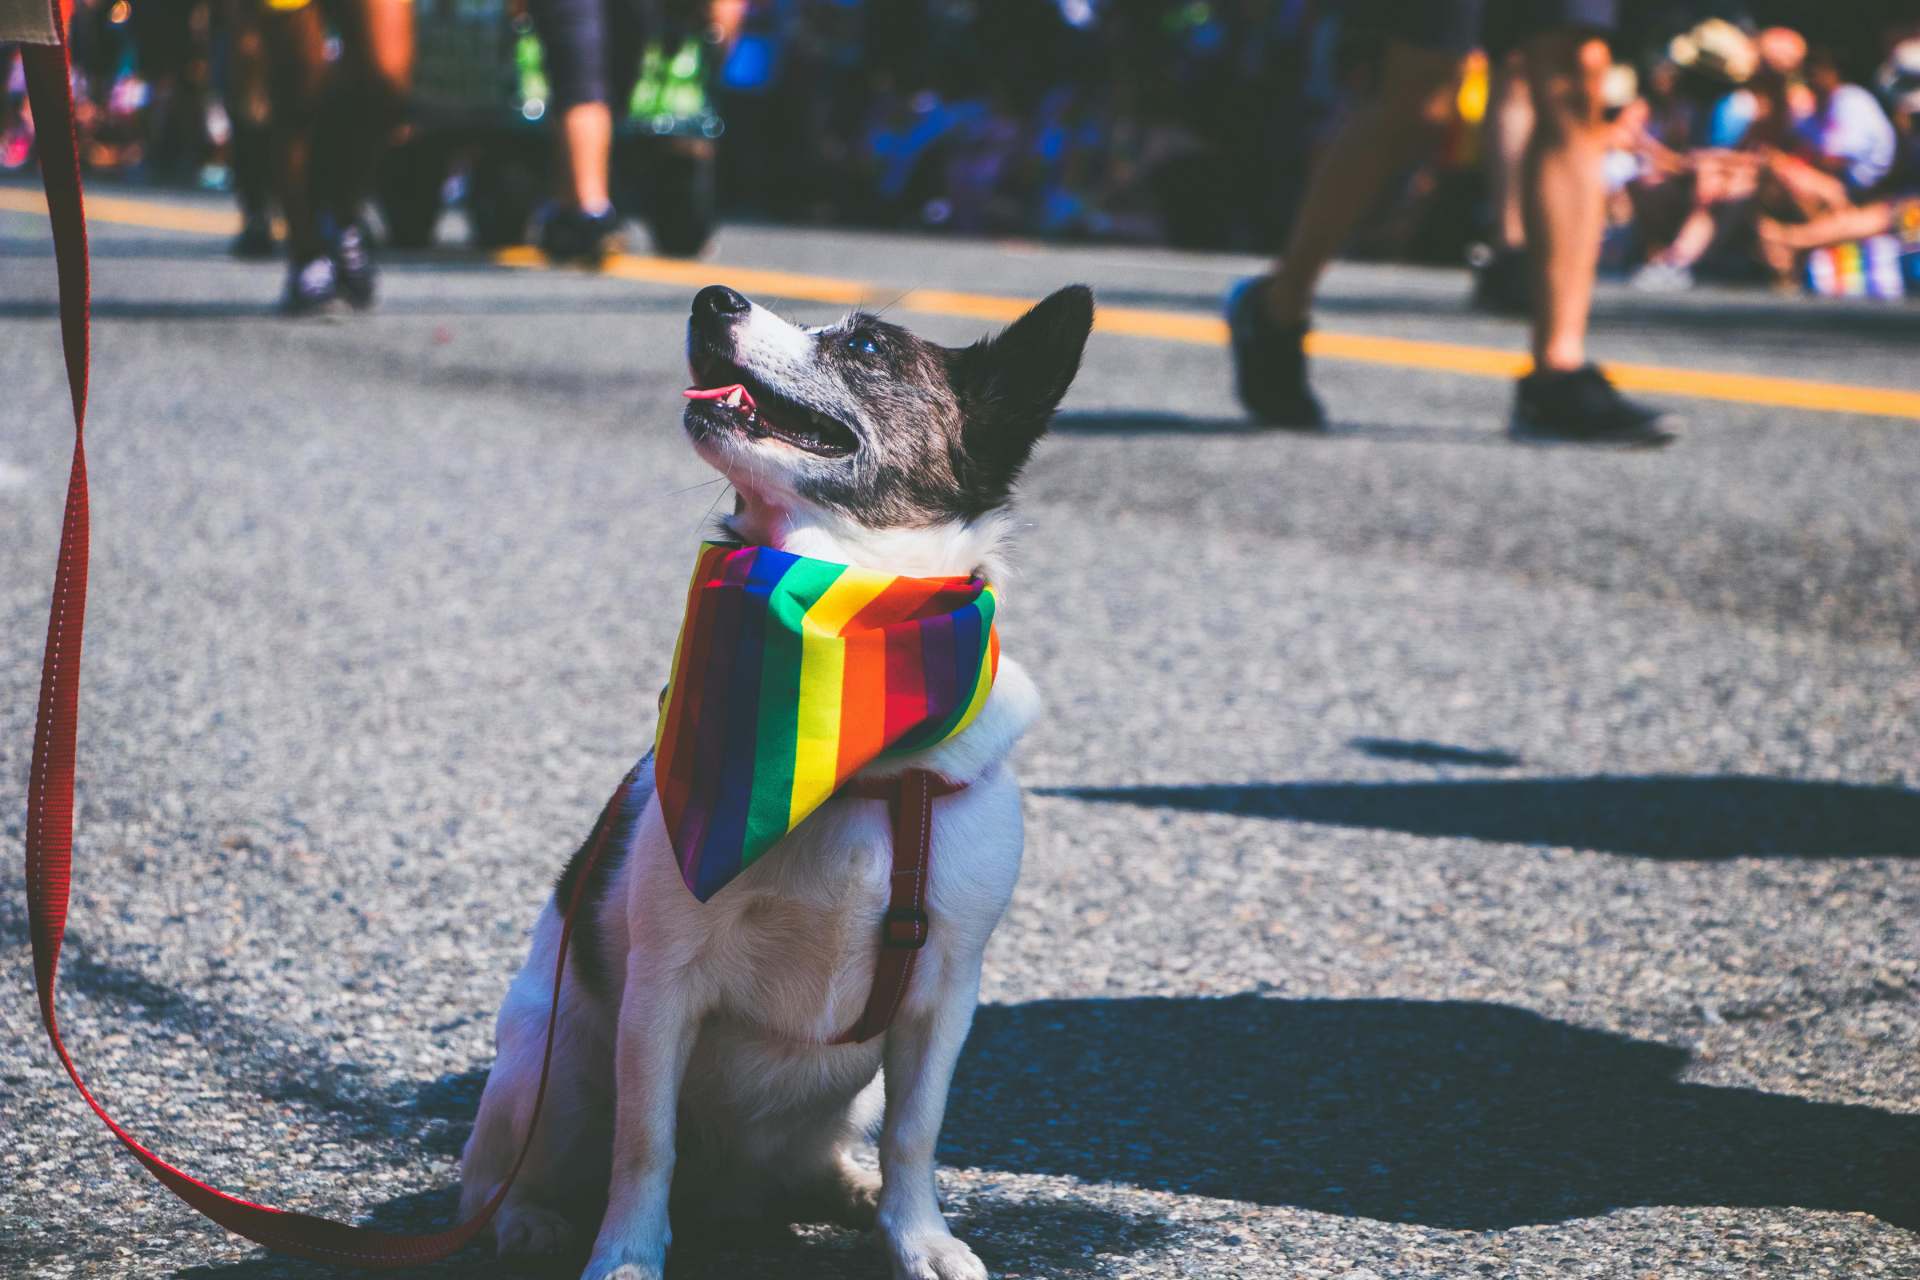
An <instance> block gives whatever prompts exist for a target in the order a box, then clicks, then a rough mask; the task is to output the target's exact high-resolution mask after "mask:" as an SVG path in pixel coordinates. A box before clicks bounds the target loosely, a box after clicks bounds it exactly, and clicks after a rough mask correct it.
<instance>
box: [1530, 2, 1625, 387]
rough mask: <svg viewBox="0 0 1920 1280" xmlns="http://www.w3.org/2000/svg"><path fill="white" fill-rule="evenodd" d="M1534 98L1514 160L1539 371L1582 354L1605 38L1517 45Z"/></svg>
mask: <svg viewBox="0 0 1920 1280" xmlns="http://www.w3.org/2000/svg"><path fill="white" fill-rule="evenodd" d="M1524 57H1525V60H1526V67H1527V83H1528V88H1529V90H1530V91H1531V94H1532V97H1533V104H1534V127H1533V136H1532V137H1531V138H1530V139H1529V140H1528V143H1527V150H1526V157H1525V159H1524V161H1523V162H1522V170H1521V171H1522V186H1523V190H1522V192H1521V204H1522V208H1523V209H1524V212H1525V222H1526V238H1527V245H1528V248H1529V258H1530V261H1531V264H1532V270H1533V292H1534V310H1533V360H1534V366H1535V367H1536V368H1539V369H1560V370H1572V369H1578V368H1581V367H1582V366H1583V365H1585V364H1586V362H1587V346H1586V343H1587V313H1588V312H1589V310H1591V308H1592V305H1593V278H1594V272H1595V270H1596V269H1597V268H1598V266H1599V263H1600V235H1601V231H1602V230H1603V224H1604V220H1605V201H1606V184H1605V181H1604V179H1603V178H1602V176H1601V171H1600V166H1601V163H1602V161H1603V159H1604V158H1605V155H1606V122H1605V120H1604V119H1602V116H1601V96H1600V82H1601V79H1602V78H1603V77H1604V76H1605V75H1606V72H1607V68H1608V67H1609V66H1610V65H1611V64H1612V61H1613V56H1612V54H1611V53H1609V52H1608V50H1607V45H1606V42H1605V41H1604V40H1600V39H1598V38H1596V37H1594V36H1591V35H1588V34H1586V33H1584V32H1581V31H1574V30H1559V31H1550V32H1545V33H1542V34H1540V35H1536V36H1533V37H1532V38H1530V39H1529V40H1528V41H1527V42H1526V44H1525V46H1524Z"/></svg>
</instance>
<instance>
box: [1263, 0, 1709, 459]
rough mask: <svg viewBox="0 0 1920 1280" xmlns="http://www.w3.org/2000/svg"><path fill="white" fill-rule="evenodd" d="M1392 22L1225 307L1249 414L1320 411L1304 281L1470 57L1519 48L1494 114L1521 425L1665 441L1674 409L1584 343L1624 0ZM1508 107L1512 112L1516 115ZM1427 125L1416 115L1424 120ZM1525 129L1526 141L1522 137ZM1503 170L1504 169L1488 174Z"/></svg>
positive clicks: (1409, 5) (1283, 420)
mask: <svg viewBox="0 0 1920 1280" xmlns="http://www.w3.org/2000/svg"><path fill="white" fill-rule="evenodd" d="M1384 3H1385V5H1386V7H1387V8H1388V9H1389V10H1390V17H1391V19H1392V22H1391V26H1390V27H1389V28H1388V29H1389V30H1391V31H1392V32H1393V33H1394V37H1393V39H1392V41H1391V42H1390V43H1389V44H1388V46H1387V50H1386V55H1385V61H1384V65H1383V67H1382V70H1381V76H1380V81H1379V88H1378V91H1377V92H1376V93H1375V95H1374V96H1373V99H1372V100H1371V101H1370V102H1368V103H1367V104H1365V105H1364V106H1363V107H1362V108H1361V109H1360V110H1358V111H1357V112H1355V113H1354V115H1353V116H1352V117H1350V118H1349V119H1348V121H1347V122H1346V123H1345V125H1344V126H1343V127H1342V128H1341V129H1340V131H1339V132H1338V133H1337V134H1336V135H1335V137H1334V138H1333V139H1332V141H1331V142H1330V143H1329V145H1328V147H1327V151H1326V156H1325V158H1324V160H1323V161H1322V162H1321V164H1320V167H1319V170H1318V171H1317V172H1316V173H1315V174H1314V177H1313V179H1312V181H1311V183H1310V184H1309V186H1308V189H1307V193H1306V196H1305V198H1304V199H1303V201H1302V204H1301V207H1300V212H1299V216H1298V218H1297V219H1296V221H1295V223H1294V227H1293V231H1292V234H1291V236H1290V237H1289V239H1288V242H1287V245H1286V249H1285V251H1284V253H1283V255H1282V257H1281V259H1280V261H1279V263H1278V264H1277V265H1276V267H1275V269H1274V270H1273V271H1272V272H1271V273H1269V274H1267V275H1264V276H1259V277H1255V278H1253V279H1250V280H1244V281H1242V282H1241V283H1240V284H1239V285H1238V286H1236V287H1235V289H1234V291H1233V292H1232V294H1231V295H1230V296H1229V298H1228V303H1227V322H1228V326H1229V329H1230V331H1231V334H1232V340H1233V341H1232V346H1233V360H1234V366H1235V373H1236V382H1237V387H1238V390H1239V394H1240V400H1241V402H1242V403H1243V404H1244V405H1245V406H1246V408H1247V411H1248V412H1249V413H1250V414H1251V415H1252V416H1253V417H1254V418H1255V419H1257V420H1259V421H1261V422H1264V423H1267V424H1269V425H1271V426H1275V427H1283V428H1289V429H1293V430H1301V431H1313V430H1321V429H1324V427H1325V425H1326V415H1325V412H1324V411H1323V409H1322V408H1321V405H1320V401H1319V400H1318V398H1317V397H1315V395H1314V393H1313V390H1312V388H1311V387H1310V386H1309V384H1308V379H1307V360H1306V350H1305V343H1306V337H1307V332H1308V328H1309V311H1310V307H1311V304H1312V301H1313V294H1314V289H1315V287H1316V286H1317V285H1318V283H1319V280H1320V276H1321V273H1322V272H1323V271H1324V270H1325V268H1326V265H1327V263H1328V262H1329V261H1330V260H1331V259H1332V257H1333V255H1334V253H1335V252H1336V251H1337V250H1338V249H1339V248H1340V246H1341V243H1342V241H1343V240H1344V238H1345V236H1346V233H1347V230H1348V229H1349V228H1350V227H1351V226H1352V225H1353V224H1354V222H1355V221H1356V220H1357V219H1358V218H1359V217H1360V216H1361V215H1362V214H1363V213H1364V212H1365V210H1366V208H1367V206H1368V205H1369V204H1370V203H1371V202H1372V201H1373V199H1374V197H1375V196H1376V195H1377V194H1378V193H1379V190H1380V188H1381V186H1382V185H1384V184H1385V183H1386V181H1387V180H1388V179H1389V178H1390V177H1392V176H1393V174H1394V173H1395V172H1396V171H1398V170H1399V169H1400V168H1401V167H1402V166H1403V165H1404V164H1405V163H1406V162H1407V161H1408V160H1409V159H1410V158H1411V155H1412V153H1413V151H1414V149H1415V147H1416V145H1417V144H1418V143H1419V142H1420V140H1421V139H1422V138H1423V137H1424V136H1427V135H1429V134H1430V132H1431V130H1433V129H1437V128H1443V127H1445V125H1446V124H1447V123H1448V122H1449V121H1450V120H1451V119H1452V116H1453V112H1454V97H1455V94H1456V93H1457V90H1458V86H1459V82H1460V76H1461V74H1462V71H1463V69H1464V66H1465V63H1466V60H1467V57H1468V56H1469V55H1470V54H1471V53H1472V52H1473V50H1474V49H1475V48H1476V47H1479V48H1484V49H1486V50H1487V52H1488V55H1489V57H1490V58H1491V59H1492V61H1493V63H1494V65H1495V66H1496V67H1498V66H1501V65H1502V64H1505V63H1507V62H1508V61H1509V55H1510V54H1511V55H1513V56H1514V57H1516V58H1517V60H1518V62H1519V64H1520V66H1519V70H1518V74H1519V75H1520V76H1521V77H1522V78H1523V80H1524V85H1525V90H1526V102H1527V105H1529V106H1530V108H1531V111H1530V117H1531V118H1530V121H1529V120H1528V119H1527V117H1526V115H1524V114H1521V110H1522V109H1521V107H1520V106H1519V105H1518V104H1514V105H1508V106H1504V107H1503V109H1502V110H1501V111H1500V112H1499V113H1498V119H1497V120H1495V121H1493V122H1492V123H1494V124H1495V125H1496V128H1497V131H1498V132H1499V133H1500V134H1501V137H1499V138H1496V139H1495V143H1496V144H1497V145H1496V146H1495V150H1496V152H1499V151H1502V150H1504V151H1506V152H1508V153H1509V154H1512V153H1517V154H1518V157H1519V173H1518V181H1517V184H1515V188H1514V189H1515V190H1516V192H1517V194H1518V196H1519V209H1520V214H1521V219H1520V221H1521V223H1522V228H1523V231H1524V240H1525V248H1526V254H1525V265H1526V273H1527V284H1528V297H1529V299H1530V307H1529V311H1530V317H1531V325H1532V332H1531V338H1532V354H1533V362H1534V364H1533V370H1532V372H1530V373H1528V374H1527V375H1526V376H1525V377H1523V378H1521V379H1520V383H1519V386H1518V388H1517V390H1516V394H1515V402H1514V413H1513V420H1512V426H1513V432H1514V434H1515V435H1516V436H1517V437H1520V438H1528V439H1537V440H1550V441H1570V442H1579V443H1588V444H1625V445H1642V446H1647V445H1663V444H1666V443H1668V442H1669V441H1671V440H1672V439H1673V426H1674V424H1673V422H1672V420H1671V419H1670V418H1669V417H1668V416H1667V415H1666V414H1664V413H1662V412H1660V411H1659V410H1656V409H1653V408H1649V407H1647V406H1644V405H1640V404H1636V403H1635V402H1633V401H1631V400H1629V399H1627V398H1626V397H1624V396H1622V395H1621V394H1620V393H1619V392H1618V391H1617V390H1616V389H1615V388H1614V386H1613V384H1612V383H1611V382H1609V381H1608V380H1607V378H1606V375H1605V374H1603V373H1602V372H1601V371H1600V370H1599V369H1598V368H1597V367H1596V366H1595V365H1593V364H1591V363H1589V361H1588V360H1587V353H1586V337H1587V315H1588V312H1589V310H1590V308H1591V306H1592V302H1593V281H1594V273H1595V270H1596V268H1597V267H1598V264H1599V256H1600V237H1601V231H1602V229H1603V225H1604V199H1605V185H1604V179H1603V176H1602V171H1601V165H1602V162H1603V159H1604V156H1605V139H1606V124H1605V121H1604V119H1603V116H1602V103H1601V79H1602V77H1603V76H1604V75H1605V73H1606V70H1607V68H1608V67H1609V66H1610V65H1611V62H1612V57H1611V54H1610V53H1609V51H1608V49H1607V45H1606V41H1605V36H1606V34H1607V33H1608V32H1610V31H1611V30H1612V29H1613V27H1614V23H1615V21H1616V18H1617V13H1616V10H1617V7H1618V0H1384ZM1516 121H1517V123H1516ZM1423 126H1424V127H1423ZM1522 135H1524V138H1525V142H1524V146H1521V145H1519V138H1520V137H1521V136H1522ZM1496 185H1498V184H1496Z"/></svg>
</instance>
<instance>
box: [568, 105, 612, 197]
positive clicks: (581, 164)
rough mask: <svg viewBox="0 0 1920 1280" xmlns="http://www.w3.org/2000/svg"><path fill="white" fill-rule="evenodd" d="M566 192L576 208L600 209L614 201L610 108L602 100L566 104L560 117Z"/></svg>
mask: <svg viewBox="0 0 1920 1280" xmlns="http://www.w3.org/2000/svg"><path fill="white" fill-rule="evenodd" d="M560 135H561V139H562V141H563V144H564V146H565V149H566V173H565V177H566V183H567V194H568V196H569V197H570V198H571V199H572V201H573V203H574V206H575V207H576V208H579V209H582V210H584V211H586V212H588V213H599V212H600V211H602V210H603V209H606V208H608V207H609V206H610V205H612V203H613V199H612V197H611V196H610V195H609V194H608V191H607V170H608V166H609V164H610V163H611V161H612V156H613V112H612V110H611V109H609V108H608V106H607V104H606V103H604V102H582V103H577V104H576V105H574V106H571V107H568V108H567V109H566V111H565V112H564V113H563V114H562V116H561V118H560Z"/></svg>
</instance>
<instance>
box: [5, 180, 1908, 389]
mask: <svg viewBox="0 0 1920 1280" xmlns="http://www.w3.org/2000/svg"><path fill="white" fill-rule="evenodd" d="M0 211H7V212H13V213H35V214H41V215H44V214H45V213H46V204H45V202H44V200H43V199H42V198H41V195H40V193H39V192H38V191H35V190H32V189H31V188H21V187H0ZM87 213H88V215H89V216H90V217H91V218H93V219H94V220H95V221H98V222H110V223H115V224H118V225H121V226H133V227H149V228H152V229H154V230H159V231H181V232H188V233H193V234H199V235H231V234H233V233H234V232H235V231H238V230H239V228H240V219H239V216H238V215H237V214H234V213H225V212H216V211H214V210H210V209H196V208H190V207H186V206H182V205H175V204H165V203H160V202H157V201H150V200H130V199H124V198H118V197H112V196H89V197H88V198H87ZM493 260H494V261H495V262H497V263H499V264H500V265H502V266H507V267H519V268H523V269H526V268H540V267H545V266H546V265H547V263H546V259H545V258H544V257H543V256H542V255H541V254H540V252H539V251H538V250H535V249H527V248H519V249H503V250H501V251H500V252H498V253H496V254H494V255H493ZM602 274H605V275H610V276H613V277H614V278H616V279H620V280H633V281H637V282H640V283H644V284H658V285H673V286H677V287H683V288H697V287H698V286H700V285H704V284H710V283H713V282H714V281H716V280H724V281H725V282H726V283H728V284H730V285H733V286H734V287H735V288H738V289H743V290H745V291H747V292H749V293H761V294H768V295H771V296H775V297H781V298H789V299H794V300H796V301H805V302H826V303H831V304H833V305H835V306H858V305H860V304H861V303H863V302H870V301H872V300H874V299H876V298H882V297H885V296H886V293H887V291H886V290H885V289H881V288H879V287H877V286H874V285H871V284H865V283H862V282H861V281H858V280H845V279H841V278H838V277H835V276H816V275H803V274H800V273H798V272H792V271H777V270H773V269H770V268H766V267H729V266H723V265H719V264H714V263H701V262H689V261H686V260H685V259H679V258H654V257H642V256H639V255H635V254H617V255H615V256H613V257H611V258H609V259H608V260H607V262H606V263H605V264H604V266H603V268H602ZM895 305H896V306H898V307H900V308H901V309H903V310H907V311H914V312H919V313H921V314H923V315H938V316H946V317H950V318H963V319H969V320H985V321H988V322H991V323H1004V322H1006V321H1008V320H1012V319H1014V318H1015V317H1017V316H1018V315H1020V313H1021V312H1022V311H1024V310H1025V309H1026V308H1027V307H1029V306H1032V305H1033V300H1032V299H1029V298H1017V297H1008V296H1005V295H1001V294H987V293H972V292H964V291H958V290H951V289H913V290H910V291H909V292H908V293H906V294H905V295H904V296H903V297H901V298H900V300H899V301H898V302H897V303H896V304H895ZM1809 322H1810V323H1816V324H1817V323H1818V320H1817V317H1813V316H1809ZM1094 327H1095V328H1096V329H1098V330H1100V331H1101V332H1103V333H1113V334H1122V335H1125V336H1128V337H1135V338H1151V339H1156V340H1158V341H1162V342H1184V343H1193V344H1195V345H1199V346H1210V347H1218V346H1224V345H1225V344H1226V341H1227V327H1226V325H1225V324H1224V323H1223V322H1221V321H1220V320H1219V319H1218V318H1216V317H1213V316H1206V315H1199V314H1195V313H1192V312H1184V311H1161V310H1155V309H1151V308H1146V307H1101V308H1100V309H1099V311H1098V313H1097V316H1096V318H1095V322H1094ZM1307 350H1308V352H1309V353H1311V354H1312V355H1314V356H1315V357H1317V358H1319V359H1323V360H1347V361H1354V362H1358V363H1361V364H1378V365H1389V366H1392V367H1394V368H1399V369H1431V370H1436V371H1439V372H1443V373H1456V374H1464V375H1467V376H1469V377H1477V378H1512V377H1516V376H1518V375H1520V374H1522V373H1525V372H1526V371H1527V367H1528V363H1529V362H1528V360H1527V357H1526V356H1524V355H1522V354H1520V353H1518V352H1514V351H1502V350H1499V349H1497V348H1493V347H1472V346H1466V345H1464V344H1461V343H1452V342H1423V341H1417V340H1414V339H1410V338H1386V337H1380V336H1377V335H1374V334H1361V333H1330V332H1325V331H1320V332H1316V333H1314V334H1312V335H1311V336H1309V337H1308V339H1307ZM1606 369H1607V373H1608V374H1609V375H1610V376H1611V377H1612V378H1613V379H1614V381H1615V382H1617V383H1618V384H1619V385H1620V386H1622V387H1624V388H1626V389H1627V390H1630V391H1651V392H1655V393H1657V394H1661V395H1670V396H1686V397H1691V398H1694V399H1700V400H1720V401H1729V402H1734V403H1739V404H1755V405H1767V406H1771V407H1773V408H1779V409H1806V410H1813V411H1816V412H1823V413H1857V414H1871V415H1876V416H1880V417H1888V418H1907V419H1911V420H1915V421H1920V391H1904V390H1901V389H1899V388H1896V387H1872V386H1856V385H1852V384H1847V383H1837V382H1814V381H1810V380H1807V379H1803V378H1780V377H1771V376H1766V375H1762V374H1751V373H1722V372H1715V371H1713V370H1709V369H1683V368H1675V367H1671V366H1667V365H1647V364H1609V365H1607V366H1606Z"/></svg>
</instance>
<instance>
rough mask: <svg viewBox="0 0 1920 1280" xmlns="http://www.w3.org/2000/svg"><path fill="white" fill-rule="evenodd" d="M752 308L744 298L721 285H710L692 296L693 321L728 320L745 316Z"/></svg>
mask: <svg viewBox="0 0 1920 1280" xmlns="http://www.w3.org/2000/svg"><path fill="white" fill-rule="evenodd" d="M752 307H753V304H752V303H751V302H748V301H747V300H746V298H745V297H743V296H742V295H740V294H738V293H735V292H734V291H733V290H732V289H729V288H727V286H725V285H723V284H710V285H708V286H707V287H706V288H704V289H702V290H701V291H700V292H698V293H696V294H694V295H693V318H694V319H695V320H706V319H714V320H730V319H732V318H734V317H735V316H743V315H745V314H747V312H748V311H749V310H750V309H751V308H752Z"/></svg>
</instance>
